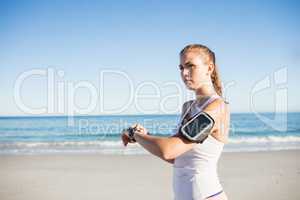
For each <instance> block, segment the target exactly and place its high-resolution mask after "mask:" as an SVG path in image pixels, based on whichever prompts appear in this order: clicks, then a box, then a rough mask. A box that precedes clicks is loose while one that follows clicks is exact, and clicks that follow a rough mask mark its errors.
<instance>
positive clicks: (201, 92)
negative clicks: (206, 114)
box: [195, 85, 217, 100]
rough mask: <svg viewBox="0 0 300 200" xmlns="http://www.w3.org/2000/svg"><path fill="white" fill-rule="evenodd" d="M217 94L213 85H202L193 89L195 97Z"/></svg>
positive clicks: (200, 97) (199, 98)
mask: <svg viewBox="0 0 300 200" xmlns="http://www.w3.org/2000/svg"><path fill="white" fill-rule="evenodd" d="M215 94H217V92H216V91H215V89H214V87H213V85H204V86H202V87H200V88H198V89H196V90H195V95H196V99H198V100H201V99H202V98H205V97H207V96H212V95H215Z"/></svg>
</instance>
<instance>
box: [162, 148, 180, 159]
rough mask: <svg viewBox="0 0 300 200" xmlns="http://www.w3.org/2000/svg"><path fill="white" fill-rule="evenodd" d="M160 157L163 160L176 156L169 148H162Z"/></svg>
mask: <svg viewBox="0 0 300 200" xmlns="http://www.w3.org/2000/svg"><path fill="white" fill-rule="evenodd" d="M161 158H162V159H164V160H173V159H175V158H176V156H175V155H174V153H173V152H172V150H171V149H169V148H164V149H162V151H161Z"/></svg>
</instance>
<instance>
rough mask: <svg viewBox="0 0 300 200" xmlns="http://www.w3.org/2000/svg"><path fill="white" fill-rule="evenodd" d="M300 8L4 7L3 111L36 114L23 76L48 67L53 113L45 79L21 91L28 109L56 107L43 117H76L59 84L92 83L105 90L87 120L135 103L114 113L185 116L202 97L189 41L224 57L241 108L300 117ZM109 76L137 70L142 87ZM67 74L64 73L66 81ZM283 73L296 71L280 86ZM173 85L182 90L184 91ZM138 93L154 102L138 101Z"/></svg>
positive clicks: (219, 4) (192, 4)
mask: <svg viewBox="0 0 300 200" xmlns="http://www.w3.org/2000/svg"><path fill="white" fill-rule="evenodd" d="M299 7H300V3H298V2H297V1H272V2H271V1H249V2H245V1H213V2H212V1H211V2H208V1H189V2H182V1H164V2H162V1H126V2H125V1H30V0H29V1H1V2H0V12H1V18H0V29H1V30H0V44H1V46H0V91H1V97H0V104H1V110H0V115H30V113H26V112H24V110H22V108H20V106H18V104H16V102H15V100H14V99H15V98H14V86H15V83H16V80H18V77H20V75H21V74H22V73H23V72H26V71H29V70H32V69H39V70H44V71H45V70H47V68H51V69H53V70H54V73H55V74H56V78H55V80H56V81H55V84H54V86H53V87H54V93H55V98H54V99H55V100H54V103H55V105H54V107H55V108H54V110H52V112H48V111H49V108H47V107H46V105H47V92H46V91H47V90H46V87H47V79H46V77H45V76H32V77H30V78H28V79H27V80H26V81H24V82H23V85H22V88H21V96H22V98H23V100H22V101H23V103H24V104H25V105H27V106H28V107H32V108H46V110H47V109H48V111H47V112H44V113H41V114H43V115H47V114H55V115H56V114H70V113H69V112H68V108H67V107H68V101H67V97H66V96H68V95H67V94H66V95H65V98H61V99H60V100H59V99H58V98H56V97H57V87H58V85H59V83H61V84H62V85H64V86H63V87H67V83H72V84H73V85H74V84H76V83H79V82H82V81H87V82H89V83H91V84H93V85H94V87H95V89H96V91H97V98H94V100H95V102H96V103H97V105H96V106H95V108H94V109H92V110H91V111H88V112H87V113H86V114H110V113H112V114H113V112H110V111H109V110H113V109H114V110H118V109H119V108H122V105H124V104H126V103H128V108H126V109H124V110H122V111H120V112H119V113H114V114H143V113H148V114H150V113H152V114H162V113H177V112H178V109H180V107H181V104H182V103H183V101H185V100H187V99H190V98H193V96H192V93H191V92H189V91H186V89H185V87H184V86H183V84H182V83H181V80H180V76H179V71H178V67H177V66H178V62H179V60H178V53H179V51H180V50H181V49H182V48H183V47H184V46H185V45H186V44H189V43H201V44H205V45H207V46H209V47H210V48H211V49H212V50H214V51H215V53H216V57H217V64H218V66H219V69H220V71H221V77H222V81H223V83H224V85H227V86H228V88H227V89H226V94H225V97H226V99H227V100H228V101H229V102H230V105H231V110H232V111H233V112H249V111H250V112H251V111H253V109H254V110H255V112H263V111H270V112H273V111H274V108H275V107H279V108H280V109H282V110H283V111H284V108H285V107H286V106H287V108H288V111H300V101H299V100H300V98H299V97H300V94H299V89H298V88H297V87H298V85H299V79H298V75H300V70H299V64H300V37H299V35H300V24H299V17H300V16H299V15H300V14H299ZM280 69H281V71H280ZM103 70H114V71H120V72H122V73H125V74H127V75H128V77H129V79H130V80H131V81H132V83H133V90H132V89H130V87H129V82H128V81H126V80H125V79H124V77H123V79H122V77H117V76H115V77H114V76H113V75H111V74H110V76H108V77H106V79H103V80H104V83H105V86H104V87H103V88H102V86H103V85H101V84H99V82H101V80H99V79H100V73H101V71H103ZM58 71H63V72H64V75H63V76H61V77H59V76H57V74H58ZM278 71H279V74H280V75H279V76H285V75H284V74H285V72H287V78H286V81H283V82H281V83H280V84H277V83H275V82H276V81H275V82H274V76H276V75H274V74H276V72H278ZM277 74H278V73H277ZM266 78H267V79H268V78H270V79H269V80H270V86H269V87H267V86H266V84H264V86H262V87H263V88H265V89H262V90H260V92H257V93H256V95H255V96H254V94H253V88H256V86H257V85H258V84H260V83H261V80H263V79H266ZM281 79H282V77H281ZM283 79H284V78H283ZM143 83H145V85H144V86H143V87H141V88H142V89H141V90H140V92H138V88H139V86H141V84H143ZM167 83H172V84H173V85H174V84H178V85H180V87H181V90H180V91H181V92H178V89H176V88H175V87H172V85H171V86H170V85H169V86H167ZM229 85H230V86H229ZM267 85H268V84H267ZM55 88H56V89H55ZM158 91H159V92H158ZM277 92H278V93H277ZM129 93H130V94H131V96H133V97H136V94H137V93H140V94H148V95H152V98H141V99H139V100H136V101H130V102H129V100H128V99H130V95H129ZM158 93H159V95H158ZM176 94H177V96H176ZM275 94H277V96H276V95H275ZM89 95H90V92H89V90H87V89H84V88H80V89H78V90H77V91H76V93H74V95H73V96H74V99H75V100H74V101H75V103H76V105H77V106H78V107H79V108H85V107H87V106H88V105H90V102H91V99H90V98H89ZM172 95H174V97H173V98H172ZM153 96H154V97H153ZM168 96H169V97H170V98H167V97H168ZM278 96H279V98H278ZM251 97H253V99H254V100H253V102H254V104H255V106H251V104H250V98H251ZM275 97H276V98H275ZM162 101H163V102H164V104H163V106H162V104H161V103H162ZM57 104H61V105H63V107H64V108H63V109H62V112H59V111H58V109H57V107H58V106H57ZM136 104H138V108H137V106H136ZM101 107H104V108H105V109H101ZM162 107H163V108H164V109H162ZM141 108H142V109H141ZM69 109H72V108H69ZM104 110H105V111H104ZM120 110H121V109H120ZM142 110H143V111H142ZM144 111H145V112H144ZM146 111H147V112H146ZM75 114H78V113H76V112H75Z"/></svg>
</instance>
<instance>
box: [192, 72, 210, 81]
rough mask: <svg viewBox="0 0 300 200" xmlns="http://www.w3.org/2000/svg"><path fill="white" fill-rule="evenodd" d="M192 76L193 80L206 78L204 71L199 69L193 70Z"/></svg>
mask: <svg viewBox="0 0 300 200" xmlns="http://www.w3.org/2000/svg"><path fill="white" fill-rule="evenodd" d="M192 77H193V80H194V81H197V82H201V81H205V80H206V78H207V77H206V75H205V73H204V71H201V70H196V71H195V72H193V73H192Z"/></svg>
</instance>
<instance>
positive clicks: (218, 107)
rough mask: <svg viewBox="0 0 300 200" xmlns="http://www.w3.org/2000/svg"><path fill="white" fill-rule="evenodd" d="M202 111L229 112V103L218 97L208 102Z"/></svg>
mask: <svg viewBox="0 0 300 200" xmlns="http://www.w3.org/2000/svg"><path fill="white" fill-rule="evenodd" d="M203 111H206V112H215V113H219V114H221V113H227V112H229V103H228V102H227V101H225V100H224V99H222V98H218V99H216V100H214V101H213V102H211V103H210V104H208V105H207V106H206V107H205V108H204V109H203Z"/></svg>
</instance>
